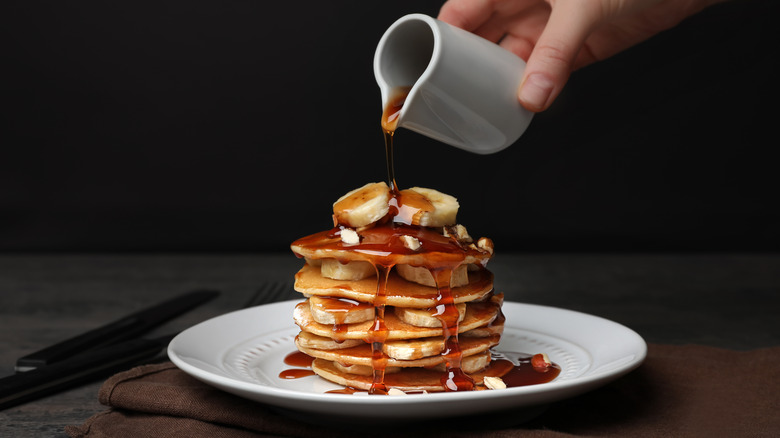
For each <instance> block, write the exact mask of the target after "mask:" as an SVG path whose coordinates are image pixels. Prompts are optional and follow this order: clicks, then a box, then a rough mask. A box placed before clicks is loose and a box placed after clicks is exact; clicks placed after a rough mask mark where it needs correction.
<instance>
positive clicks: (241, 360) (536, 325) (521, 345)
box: [168, 300, 647, 420]
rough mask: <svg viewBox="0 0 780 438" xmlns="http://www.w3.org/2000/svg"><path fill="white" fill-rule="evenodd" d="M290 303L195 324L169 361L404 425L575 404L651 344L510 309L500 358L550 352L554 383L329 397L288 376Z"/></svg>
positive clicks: (279, 401)
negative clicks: (555, 372) (556, 372)
mask: <svg viewBox="0 0 780 438" xmlns="http://www.w3.org/2000/svg"><path fill="white" fill-rule="evenodd" d="M298 302H300V300H296V301H285V302H281V303H274V304H268V305H264V306H258V307H253V308H249V309H244V310H239V311H236V312H232V313H228V314H225V315H222V316H219V317H216V318H213V319H210V320H208V321H205V322H202V323H200V324H198V325H196V326H194V327H191V328H189V329H187V330H185V331H183V332H182V333H180V334H179V335H178V336H176V338H174V339H173V341H171V343H170V345H169V346H168V356H169V357H170V359H171V361H173V363H175V364H176V365H177V366H178V367H179V368H181V369H182V370H183V371H184V372H186V373H188V374H190V375H191V376H193V377H195V378H197V379H199V380H201V381H203V382H205V383H207V384H209V385H212V386H215V387H217V388H220V389H222V390H224V391H227V392H230V393H233V394H236V395H239V396H241V397H245V398H247V399H250V400H256V401H259V402H263V403H267V404H269V405H272V406H276V407H281V408H286V409H290V410H293V411H297V412H307V413H313V414H323V415H329V416H330V415H336V416H343V415H345V413H348V415H349V416H350V417H352V418H393V419H404V420H417V419H430V418H437V417H454V416H461V415H467V414H469V415H471V414H479V413H482V412H493V411H496V410H506V409H518V408H531V407H538V406H541V405H545V404H547V403H550V402H553V401H557V400H561V399H565V398H569V397H572V396H575V395H578V394H581V393H584V392H586V391H589V390H591V389H594V388H596V387H599V386H601V385H604V384H605V383H607V382H610V381H612V380H615V379H617V378H618V377H620V376H622V375H624V374H626V373H628V372H629V371H631V370H633V369H634V368H636V367H638V366H639V365H640V364H641V363H642V361H643V360H644V358H645V356H646V354H647V345H646V344H645V342H644V340H643V339H642V338H641V337H640V336H639V335H638V334H637V333H636V332H634V331H632V330H630V329H628V328H626V327H625V326H622V325H620V324H617V323H615V322H612V321H609V320H606V319H603V318H599V317H596V316H592V315H587V314H584V313H579V312H574V311H570V310H564V309H558V308H553V307H544V306H536V305H529V304H519V303H511V302H507V303H504V307H503V311H504V314H505V315H506V326H505V329H504V334H503V336H502V338H501V343H500V344H499V345H498V346H497V347H496V348H495V350H497V351H504V352H518V353H541V352H544V353H547V355H548V356H549V357H550V360H552V361H553V362H555V363H557V364H559V365H560V366H561V368H562V369H561V373H560V375H559V376H558V377H557V378H556V379H555V380H553V381H552V382H549V383H544V384H540V385H533V386H524V387H516V388H508V389H505V390H498V391H469V392H454V393H452V392H451V393H435V394H415V395H407V396H367V395H345V394H326V393H325V392H326V391H329V390H331V389H338V388H342V387H340V386H338V385H335V384H333V383H330V382H328V381H326V380H324V379H322V378H320V377H318V376H310V377H304V378H300V379H292V380H289V379H281V378H279V377H278V376H279V373H280V372H281V371H283V370H286V369H290V368H292V367H290V366H288V365H285V364H284V362H283V361H284V357H285V356H286V355H287V354H289V353H291V352H293V351H295V345H294V343H293V340H294V338H295V335H296V334H297V333H298V327H297V326H296V325H295V324H293V322H292V314H293V308H294V307H295V304H297V303H298Z"/></svg>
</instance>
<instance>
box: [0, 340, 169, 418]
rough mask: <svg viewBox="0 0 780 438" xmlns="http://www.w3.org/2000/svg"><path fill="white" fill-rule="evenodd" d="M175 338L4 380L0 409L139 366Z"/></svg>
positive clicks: (128, 345) (127, 345) (114, 348)
mask: <svg viewBox="0 0 780 438" xmlns="http://www.w3.org/2000/svg"><path fill="white" fill-rule="evenodd" d="M174 336H175V335H167V336H162V337H159V338H155V339H131V340H129V341H124V342H120V343H118V344H113V345H109V346H107V347H103V348H98V349H95V350H89V351H86V352H84V353H81V354H77V355H75V356H72V357H70V358H68V359H65V360H61V361H59V362H56V363H53V364H51V365H46V366H43V367H40V368H37V369H34V370H32V371H26V372H23V373H17V374H14V375H12V376H8V377H4V378H2V379H0V410H3V409H6V408H10V407H12V406H16V405H18V404H21V403H24V402H28V401H31V400H35V399H38V398H40V397H43V396H45V395H50V394H54V393H56V392H59V391H61V390H63V389H67V388H70V387H73V386H76V385H78V384H81V383H85V382H88V381H91V380H93V379H95V378H97V377H101V376H107V375H110V374H113V373H115V372H118V371H121V370H123V369H127V368H128V367H129V366H132V365H137V364H138V363H140V361H141V360H146V359H149V358H151V357H154V356H157V355H158V354H160V353H161V352H162V351H163V349H164V348H165V347H167V346H168V343H169V342H170V341H171V339H173V337H174Z"/></svg>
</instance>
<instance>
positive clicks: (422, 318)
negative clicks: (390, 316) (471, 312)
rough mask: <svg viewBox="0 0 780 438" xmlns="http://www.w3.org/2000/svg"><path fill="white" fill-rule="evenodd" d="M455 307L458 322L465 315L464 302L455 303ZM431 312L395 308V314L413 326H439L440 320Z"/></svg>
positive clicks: (427, 310)
mask: <svg viewBox="0 0 780 438" xmlns="http://www.w3.org/2000/svg"><path fill="white" fill-rule="evenodd" d="M455 308H456V309H458V322H461V321H463V318H464V317H465V316H466V304H465V303H460V304H456V305H455ZM431 313H432V311H431V310H429V309H410V308H407V307H396V308H395V316H397V317H398V319H400V320H401V321H403V322H405V323H407V324H410V325H413V326H415V327H441V321H439V319H438V318H436V317H435V316H433V315H432V314H431Z"/></svg>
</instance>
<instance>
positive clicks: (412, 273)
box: [395, 265, 469, 287]
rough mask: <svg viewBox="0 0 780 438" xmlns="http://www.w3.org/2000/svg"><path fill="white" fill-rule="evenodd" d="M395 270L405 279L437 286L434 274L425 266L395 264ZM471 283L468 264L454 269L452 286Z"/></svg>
mask: <svg viewBox="0 0 780 438" xmlns="http://www.w3.org/2000/svg"><path fill="white" fill-rule="evenodd" d="M395 271H396V272H398V275H400V276H401V278H403V279H404V280H408V281H412V282H414V283H417V284H421V285H423V286H430V287H436V282H435V281H434V280H433V274H431V271H429V270H428V268H426V267H424V266H411V265H395ZM467 284H469V274H468V266H467V265H460V266H458V267H457V268H455V269H453V270H452V276H451V277H450V287H460V286H465V285H467Z"/></svg>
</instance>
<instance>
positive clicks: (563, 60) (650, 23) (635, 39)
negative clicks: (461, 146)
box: [438, 0, 725, 112]
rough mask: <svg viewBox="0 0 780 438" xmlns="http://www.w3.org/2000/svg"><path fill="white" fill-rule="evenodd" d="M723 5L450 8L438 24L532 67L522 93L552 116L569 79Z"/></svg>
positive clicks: (465, 0) (658, 0)
mask: <svg viewBox="0 0 780 438" xmlns="http://www.w3.org/2000/svg"><path fill="white" fill-rule="evenodd" d="M721 1H725V0H448V1H447V2H446V3H444V5H443V6H442V8H441V10H440V11H439V17H438V18H439V19H440V20H442V21H445V22H448V23H450V24H452V25H455V26H458V27H460V28H463V29H465V30H468V31H471V32H474V33H475V34H477V35H480V36H482V37H483V38H485V39H488V40H490V41H493V42H496V43H498V44H499V45H501V46H502V47H504V48H505V49H507V50H509V51H511V52H514V53H515V54H517V55H518V56H519V57H521V58H523V59H524V60H526V62H527V65H526V68H525V72H524V73H523V78H522V79H521V82H520V89H519V90H518V99H519V100H520V103H521V104H522V105H523V106H524V107H525V108H527V109H528V110H530V111H534V112H539V111H543V110H545V109H547V108H548V107H549V106H550V105H551V104H552V102H553V101H554V100H555V98H556V97H558V95H559V94H560V92H561V90H562V89H563V86H564V85H565V84H566V81H567V80H568V79H569V75H570V74H571V72H572V71H573V70H575V69H577V68H580V67H584V66H586V65H588V64H591V63H593V62H595V61H599V60H603V59H606V58H608V57H610V56H612V55H614V54H616V53H618V52H620V51H622V50H624V49H627V48H629V47H631V46H633V45H635V44H637V43H639V42H641V41H644V40H646V39H648V38H650V37H651V36H653V35H655V34H657V33H659V32H661V31H663V30H666V29H669V28H671V27H674V26H675V25H677V24H678V23H679V22H680V21H682V20H683V19H684V18H686V17H688V16H691V15H693V14H695V13H697V12H699V11H701V10H702V9H704V8H705V7H707V6H709V5H711V4H714V3H719V2H721Z"/></svg>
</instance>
